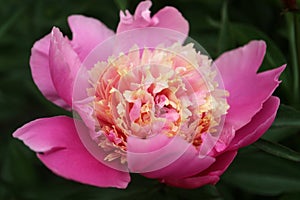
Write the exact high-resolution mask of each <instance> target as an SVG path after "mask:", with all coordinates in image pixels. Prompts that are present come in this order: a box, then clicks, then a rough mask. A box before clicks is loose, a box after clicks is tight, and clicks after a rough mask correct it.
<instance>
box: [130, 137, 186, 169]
mask: <svg viewBox="0 0 300 200" xmlns="http://www.w3.org/2000/svg"><path fill="white" fill-rule="evenodd" d="M189 146H190V144H189V143H187V142H186V141H185V140H183V139H182V138H181V137H179V136H178V137H177V136H176V137H173V138H169V137H168V136H166V135H164V134H158V135H156V136H153V137H150V138H147V139H141V138H137V137H129V138H128V140H127V161H128V167H129V170H130V171H131V172H138V173H146V172H153V171H156V170H159V169H162V168H164V167H166V166H168V165H170V164H172V163H173V162H174V161H176V160H177V159H178V158H180V157H181V156H182V155H183V154H184V152H185V151H186V150H187V149H188V148H189Z"/></svg>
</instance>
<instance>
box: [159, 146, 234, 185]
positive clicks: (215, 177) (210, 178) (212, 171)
mask: <svg viewBox="0 0 300 200" xmlns="http://www.w3.org/2000/svg"><path fill="white" fill-rule="evenodd" d="M236 154H237V151H229V152H226V153H224V154H221V155H220V156H218V157H217V158H216V162H215V163H214V164H212V165H211V166H210V167H209V168H208V169H206V170H205V171H203V172H201V173H199V174H198V175H196V176H193V177H188V178H184V179H165V180H162V181H163V182H165V183H166V184H168V185H172V186H176V187H182V188H197V187H201V186H203V185H206V184H216V183H217V182H218V181H219V179H220V175H221V174H223V173H224V171H225V170H226V169H227V168H228V166H229V165H230V163H231V162H232V161H233V159H234V158H235V156H236Z"/></svg>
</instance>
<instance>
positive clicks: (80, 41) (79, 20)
mask: <svg viewBox="0 0 300 200" xmlns="http://www.w3.org/2000/svg"><path fill="white" fill-rule="evenodd" d="M68 22H69V26H70V28H71V30H72V33H73V38H72V42H71V44H72V47H73V48H74V50H75V51H76V52H77V54H78V56H79V58H80V60H81V61H83V60H84V59H85V57H86V56H87V55H88V54H89V53H90V52H91V50H92V49H93V48H95V47H96V46H97V45H98V44H100V43H101V42H103V41H104V40H105V39H107V38H109V37H111V36H113V35H114V32H113V31H112V30H110V29H108V28H107V27H106V26H105V25H104V24H103V23H101V22H100V21H99V20H97V19H94V18H92V17H85V16H82V15H72V16H70V17H69V18H68Z"/></svg>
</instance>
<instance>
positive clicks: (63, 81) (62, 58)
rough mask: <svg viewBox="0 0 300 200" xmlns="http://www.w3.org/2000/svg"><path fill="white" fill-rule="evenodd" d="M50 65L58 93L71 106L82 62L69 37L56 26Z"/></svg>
mask: <svg viewBox="0 0 300 200" xmlns="http://www.w3.org/2000/svg"><path fill="white" fill-rule="evenodd" d="M49 65H50V74H51V77H52V80H53V84H54V87H55V89H56V91H57V93H58V94H59V96H60V97H61V98H62V99H63V100H64V101H65V102H67V103H68V104H69V105H70V106H71V105H72V95H73V86H74V81H75V79H76V76H77V71H78V70H79V67H80V65H81V62H80V60H79V57H78V55H77V54H76V52H75V51H74V50H73V49H72V47H71V44H70V42H69V40H68V38H64V37H63V35H62V33H61V32H60V31H59V29H58V28H55V27H54V28H53V29H52V32H51V41H50V50H49Z"/></svg>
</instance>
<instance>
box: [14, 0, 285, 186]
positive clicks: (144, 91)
mask: <svg viewBox="0 0 300 200" xmlns="http://www.w3.org/2000/svg"><path fill="white" fill-rule="evenodd" d="M150 7H151V1H144V2H141V3H140V4H139V5H138V7H137V9H136V11H135V14H134V15H133V16H132V15H131V14H130V13H129V12H128V11H126V12H125V13H123V12H121V13H120V18H121V19H120V23H119V25H118V28H117V31H116V33H114V32H113V31H111V30H109V29H108V28H107V27H106V26H105V25H104V24H102V23H101V22H99V21H98V20H96V19H93V18H90V17H85V16H81V15H73V16H70V17H69V18H68V22H69V25H70V28H71V30H72V32H73V38H72V40H69V39H68V38H67V37H64V36H63V34H62V33H61V32H60V30H59V29H58V28H55V27H54V28H53V29H52V32H51V33H50V34H49V35H47V36H45V37H44V38H42V39H41V40H39V41H37V42H36V43H35V44H34V46H33V48H32V54H31V58H30V66H31V70H32V76H33V79H34V82H35V83H36V85H37V86H38V88H39V89H40V90H41V92H42V93H43V94H44V96H45V97H46V98H47V99H48V100H50V101H52V102H53V103H55V104H56V105H58V106H61V107H63V108H65V109H67V110H73V112H74V116H75V117H74V119H73V118H70V117H67V116H56V117H51V118H42V119H37V120H35V121H32V122H30V123H28V124H26V125H24V126H23V127H21V128H19V129H18V130H17V131H16V132H15V133H14V134H13V136H14V137H16V138H18V139H20V140H22V141H23V142H24V143H25V144H26V145H27V146H29V148H30V149H32V150H33V151H35V152H37V156H38V158H39V159H40V160H41V161H42V162H43V163H44V164H45V165H46V166H47V167H48V168H49V169H50V170H52V171H53V172H54V173H56V174H57V175H59V176H62V177H65V178H67V179H71V180H75V181H78V182H81V183H84V184H90V185H94V186H98V187H117V188H126V187H127V185H128V183H129V181H130V175H129V173H130V172H135V173H141V174H142V175H143V176H145V177H148V178H153V179H158V180H159V181H160V182H163V183H166V184H168V185H172V186H176V187H183V188H196V187H200V186H202V185H205V184H216V183H217V182H218V181H219V179H220V175H221V174H222V173H223V172H224V171H225V170H226V169H227V167H228V166H229V164H230V163H231V162H232V161H233V159H234V157H235V156H236V154H237V150H238V149H239V148H241V147H244V146H247V145H249V144H251V143H253V142H255V141H256V140H257V139H258V138H259V137H260V136H261V135H262V134H263V133H264V132H265V131H266V130H267V129H268V128H269V127H270V126H271V124H272V122H273V120H274V118H275V115H276V111H277V109H278V106H279V98H277V97H274V96H272V93H273V92H274V90H275V89H276V88H277V86H278V85H279V81H278V77H279V75H280V74H281V72H282V71H283V70H284V68H285V66H282V67H279V68H276V69H273V70H269V71H266V72H262V73H257V71H258V69H259V67H260V65H261V63H262V61H263V58H264V55H265V51H266V44H265V43H264V42H263V41H252V42H250V43H248V44H247V45H245V46H244V47H240V48H238V49H235V50H232V51H229V52H226V53H224V54H223V55H221V56H220V57H219V58H218V59H216V61H215V62H214V63H213V62H212V61H211V59H210V58H209V57H208V56H207V55H205V53H204V52H199V51H198V50H197V49H196V47H195V44H193V43H189V44H183V41H184V40H185V39H186V37H187V34H188V29H189V25H188V22H187V21H186V20H185V19H184V18H183V17H182V15H181V14H180V13H179V12H178V11H177V10H176V9H175V8H173V7H165V8H163V9H162V10H160V11H159V12H158V13H156V14H155V15H153V16H152V17H151V16H150V11H149V8H150ZM196 46H197V45H196Z"/></svg>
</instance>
